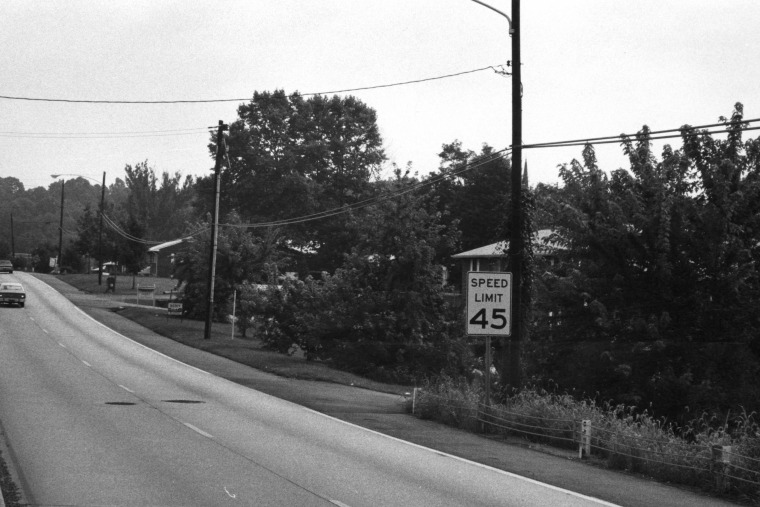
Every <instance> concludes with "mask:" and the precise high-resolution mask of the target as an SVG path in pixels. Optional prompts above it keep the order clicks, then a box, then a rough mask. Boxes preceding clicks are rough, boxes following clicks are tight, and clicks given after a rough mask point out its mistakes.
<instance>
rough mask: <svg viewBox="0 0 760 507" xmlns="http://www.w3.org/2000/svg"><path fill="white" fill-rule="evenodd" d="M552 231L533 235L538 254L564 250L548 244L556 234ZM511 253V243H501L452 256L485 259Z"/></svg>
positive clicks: (543, 231)
mask: <svg viewBox="0 0 760 507" xmlns="http://www.w3.org/2000/svg"><path fill="white" fill-rule="evenodd" d="M554 232H555V231H553V230H551V229H541V230H539V231H536V233H535V234H534V235H533V243H534V244H535V246H536V253H538V254H540V255H547V254H549V253H551V252H552V251H554V250H562V247H561V246H560V245H558V244H556V243H553V242H547V240H548V238H549V237H550V236H551V235H552V234H554ZM508 253H509V241H499V242H497V243H492V244H490V245H486V246H481V247H479V248H475V249H473V250H468V251H466V252H462V253H458V254H455V255H452V256H451V257H452V258H453V259H475V258H478V259H483V258H489V257H506V256H507V254H508Z"/></svg>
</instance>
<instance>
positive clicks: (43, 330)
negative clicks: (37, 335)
mask: <svg viewBox="0 0 760 507" xmlns="http://www.w3.org/2000/svg"><path fill="white" fill-rule="evenodd" d="M42 332H43V333H45V334H50V333H48V330H47V329H45V328H44V327H43V328H42Z"/></svg>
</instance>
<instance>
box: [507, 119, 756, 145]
mask: <svg viewBox="0 0 760 507" xmlns="http://www.w3.org/2000/svg"><path fill="white" fill-rule="evenodd" d="M758 121H760V118H753V119H751V120H742V121H741V122H740V123H742V124H747V125H748V124H750V123H754V122H758ZM711 127H724V128H723V129H721V130H712V131H711V130H708V131H707V132H706V133H707V134H724V133H727V132H729V130H728V129H727V128H725V127H726V124H725V123H711V124H708V125H698V126H696V127H691V126H683V127H679V128H674V129H666V130H655V131H652V132H649V135H650V136H651V137H649V139H673V138H678V137H681V136H682V133H683V131H684V130H686V129H694V130H695V131H696V130H697V129H706V128H711ZM744 130H760V127H745V128H743V129H742V131H744ZM670 132H679V133H678V134H673V135H663V136H660V135H658V134H667V133H670ZM696 133H698V134H701V133H703V132H701V131H698V132H696ZM623 136H625V137H628V138H634V137H636V134H618V135H616V136H605V137H589V138H585V139H571V140H567V141H550V142H544V143H532V144H524V145H523V146H522V147H523V148H524V149H529V148H560V147H564V146H585V145H586V144H617V143H620V142H622V138H623Z"/></svg>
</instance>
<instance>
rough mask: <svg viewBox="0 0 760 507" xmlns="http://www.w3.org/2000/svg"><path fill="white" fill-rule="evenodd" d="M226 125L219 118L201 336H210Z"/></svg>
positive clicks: (205, 337) (206, 337) (207, 337)
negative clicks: (206, 289) (203, 325)
mask: <svg viewBox="0 0 760 507" xmlns="http://www.w3.org/2000/svg"><path fill="white" fill-rule="evenodd" d="M225 130H227V125H225V124H224V122H222V120H219V126H218V127H217V131H216V162H215V164H214V206H213V208H212V215H211V248H210V252H209V269H208V307H207V310H206V326H205V328H204V331H203V338H204V339H206V340H208V339H210V338H211V322H212V320H213V317H214V278H215V277H216V240H217V229H218V228H219V224H218V222H219V189H220V186H221V178H220V174H219V173H220V172H221V170H222V159H223V158H224V154H225V144H224V131H225Z"/></svg>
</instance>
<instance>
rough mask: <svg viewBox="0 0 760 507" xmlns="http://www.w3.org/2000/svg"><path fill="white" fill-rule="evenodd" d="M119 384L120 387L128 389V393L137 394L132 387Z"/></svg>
mask: <svg viewBox="0 0 760 507" xmlns="http://www.w3.org/2000/svg"><path fill="white" fill-rule="evenodd" d="M118 385H119V387H121V388H122V389H124V390H125V391H127V392H128V393H132V394H135V392H134V391H133V390H132V389H130V388H128V387H127V386H123V385H121V384H118Z"/></svg>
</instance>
